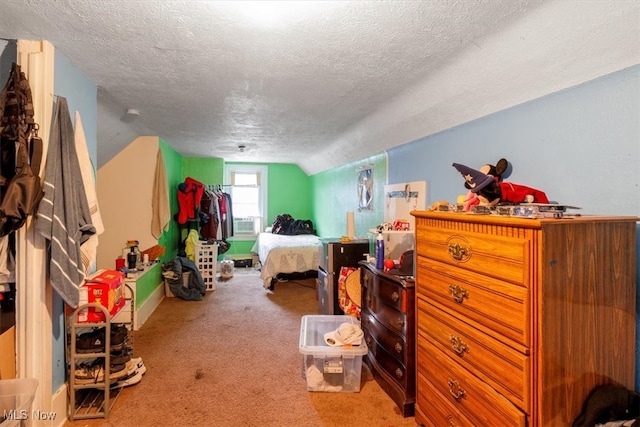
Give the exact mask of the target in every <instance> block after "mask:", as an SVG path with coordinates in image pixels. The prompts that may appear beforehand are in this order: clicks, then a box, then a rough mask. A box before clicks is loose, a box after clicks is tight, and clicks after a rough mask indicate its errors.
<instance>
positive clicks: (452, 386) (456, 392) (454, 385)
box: [447, 378, 467, 402]
mask: <svg viewBox="0 0 640 427" xmlns="http://www.w3.org/2000/svg"><path fill="white" fill-rule="evenodd" d="M447 383H448V384H449V393H450V394H451V396H452V397H453V398H454V399H455V400H456V402H460V401H461V400H462V399H464V398H465V397H466V396H467V392H466V391H464V389H463V388H462V387H460V384H458V381H454V380H452V379H451V378H448V381H447Z"/></svg>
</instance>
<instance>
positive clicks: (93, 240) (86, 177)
mask: <svg viewBox="0 0 640 427" xmlns="http://www.w3.org/2000/svg"><path fill="white" fill-rule="evenodd" d="M75 120H76V130H75V134H74V136H75V141H76V151H77V153H78V162H79V164H80V171H81V172H82V184H83V185H84V192H85V195H86V198H87V206H89V213H90V215H91V223H92V224H93V226H94V227H95V228H96V234H94V235H92V236H89V238H88V239H87V240H86V241H85V242H84V243H83V244H82V245H81V246H80V253H81V255H82V266H83V269H84V274H89V273H91V272H92V271H94V270H95V265H96V259H97V253H98V236H99V235H100V234H102V233H103V232H104V224H103V223H102V215H101V214H100V207H99V206H98V196H97V194H96V183H95V169H94V168H93V164H92V163H91V157H90V156H89V149H88V148H87V138H86V137H85V134H84V128H83V127H82V120H81V119H80V113H79V112H78V111H76V114H75Z"/></svg>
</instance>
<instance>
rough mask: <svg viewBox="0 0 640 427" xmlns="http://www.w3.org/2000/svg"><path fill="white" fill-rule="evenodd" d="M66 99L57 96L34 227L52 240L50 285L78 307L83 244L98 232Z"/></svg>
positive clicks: (82, 276)
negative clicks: (92, 219)
mask: <svg viewBox="0 0 640 427" xmlns="http://www.w3.org/2000/svg"><path fill="white" fill-rule="evenodd" d="M73 138H74V136H73V125H72V124H71V117H70V116H69V107H68V106H67V100H66V99H65V98H63V97H58V98H57V102H56V105H55V112H54V115H53V125H52V126H51V135H50V138H49V148H48V152H47V165H46V171H45V185H44V189H45V190H44V198H43V199H42V201H41V202H40V206H39V207H38V215H37V217H36V223H35V229H36V231H37V232H38V233H40V234H41V235H42V236H43V237H44V238H45V239H47V240H48V241H49V245H50V248H49V249H50V254H49V278H50V282H51V286H53V288H54V289H55V290H56V291H57V292H58V294H59V295H60V296H61V297H62V299H64V301H65V302H66V303H67V304H69V305H70V306H71V307H73V308H76V307H77V306H78V302H79V301H78V300H79V288H80V286H82V284H83V282H84V277H85V276H84V270H83V267H82V257H81V254H80V246H81V245H82V244H83V243H84V242H86V241H87V239H89V237H91V236H92V235H94V234H95V233H96V228H95V227H94V226H93V224H92V223H91V214H90V212H89V206H88V204H87V198H86V197H85V190H84V185H83V183H82V175H81V171H80V164H79V162H78V155H77V153H76V146H75V143H74V140H73Z"/></svg>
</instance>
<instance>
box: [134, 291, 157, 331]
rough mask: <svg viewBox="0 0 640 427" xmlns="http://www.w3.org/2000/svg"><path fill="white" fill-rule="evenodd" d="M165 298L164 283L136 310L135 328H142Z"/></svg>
mask: <svg viewBox="0 0 640 427" xmlns="http://www.w3.org/2000/svg"><path fill="white" fill-rule="evenodd" d="M163 299H164V284H161V285H160V286H158V287H157V288H156V290H155V291H153V293H152V294H151V295H149V298H147V300H146V301H145V302H144V303H143V304H142V305H141V306H140V308H139V309H138V311H137V312H136V319H135V322H134V323H135V325H134V330H136V331H137V330H138V329H140V327H141V326H142V325H143V324H144V322H146V321H147V319H148V318H149V316H151V314H152V313H153V312H154V311H155V309H156V308H158V305H160V303H161V302H162V300H163Z"/></svg>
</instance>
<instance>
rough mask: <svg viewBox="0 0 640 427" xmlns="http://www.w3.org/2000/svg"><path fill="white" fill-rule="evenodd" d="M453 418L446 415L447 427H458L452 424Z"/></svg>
mask: <svg viewBox="0 0 640 427" xmlns="http://www.w3.org/2000/svg"><path fill="white" fill-rule="evenodd" d="M454 420H455V418H454V416H453V415H447V424H448V427H458V424H456V423H455V422H454Z"/></svg>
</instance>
